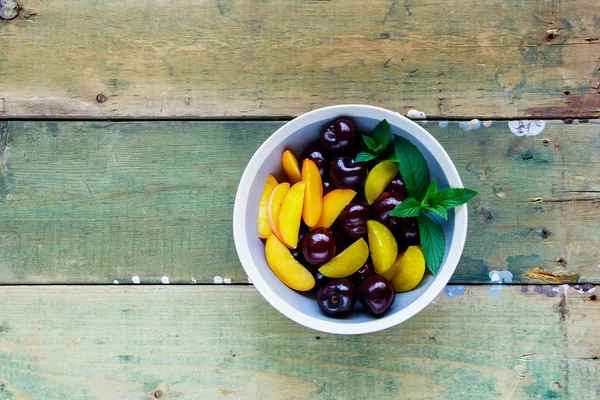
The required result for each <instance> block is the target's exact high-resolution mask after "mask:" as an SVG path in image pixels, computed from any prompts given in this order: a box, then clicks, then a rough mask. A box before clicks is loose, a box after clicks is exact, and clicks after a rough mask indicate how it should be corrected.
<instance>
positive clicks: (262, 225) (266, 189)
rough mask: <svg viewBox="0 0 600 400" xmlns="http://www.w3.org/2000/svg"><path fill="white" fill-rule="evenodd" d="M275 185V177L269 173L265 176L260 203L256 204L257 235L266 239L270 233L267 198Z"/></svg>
mask: <svg viewBox="0 0 600 400" xmlns="http://www.w3.org/2000/svg"><path fill="white" fill-rule="evenodd" d="M276 186H277V179H275V177H274V176H273V175H271V174H269V176H268V177H267V181H266V182H265V186H263V191H262V194H261V195H260V203H259V206H258V237H259V238H261V239H266V238H268V237H269V235H270V234H271V233H272V230H271V224H270V223H269V199H270V198H271V193H272V192H273V189H275V187H276Z"/></svg>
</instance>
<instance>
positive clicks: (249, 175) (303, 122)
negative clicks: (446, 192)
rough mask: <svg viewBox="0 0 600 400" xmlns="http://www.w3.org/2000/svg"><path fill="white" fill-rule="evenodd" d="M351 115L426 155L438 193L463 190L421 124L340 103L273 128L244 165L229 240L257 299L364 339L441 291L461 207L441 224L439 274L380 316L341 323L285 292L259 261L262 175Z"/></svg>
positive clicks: (463, 212)
mask: <svg viewBox="0 0 600 400" xmlns="http://www.w3.org/2000/svg"><path fill="white" fill-rule="evenodd" d="M342 116H345V117H349V118H351V119H352V120H354V121H355V122H356V125H357V128H358V129H359V130H362V131H367V132H371V131H372V130H373V129H374V128H375V126H376V125H377V124H378V123H379V122H380V121H381V120H383V119H387V121H388V122H389V124H390V125H391V128H392V133H393V134H394V135H399V136H402V137H404V138H406V139H408V140H410V141H411V142H412V143H414V144H415V145H416V146H417V147H418V148H419V150H420V151H421V152H422V153H423V155H424V156H425V159H426V160H427V164H428V166H429V171H430V173H431V177H432V178H435V179H436V180H437V182H438V186H439V187H440V188H445V187H457V188H458V187H463V185H462V182H461V180H460V177H459V175H458V171H456V167H455V166H454V164H453V163H452V161H451V160H450V157H448V154H447V153H446V151H445V150H444V149H443V147H442V146H441V145H440V144H439V143H438V142H437V140H435V138H434V137H433V136H431V134H429V133H428V132H427V131H426V130H425V129H423V128H422V127H421V126H419V125H417V124H416V123H414V122H413V121H411V120H409V119H407V118H405V117H403V116H401V115H400V114H398V113H396V112H392V111H388V110H385V109H382V108H378V107H372V106H365V105H340V106H333V107H326V108H321V109H318V110H315V111H311V112H309V113H306V114H303V115H301V116H299V117H298V118H296V119H294V120H292V121H290V122H288V123H287V124H285V125H284V126H282V127H281V128H279V129H278V130H277V131H276V132H275V133H273V135H271V137H269V138H268V139H267V140H266V141H265V142H264V143H263V144H262V146H260V148H259V149H258V150H257V151H256V153H254V156H253V157H252V159H251V160H250V162H249V163H248V166H247V167H246V170H245V171H244V174H243V175H242V179H241V180H240V185H239V187H238V191H237V195H236V198H235V207H234V211H233V236H234V239H235V247H236V250H237V253H238V256H239V258H240V261H241V263H242V266H243V267H244V270H245V271H246V273H247V274H248V277H249V278H250V279H251V280H252V282H253V283H254V286H255V287H256V288H257V289H258V291H259V292H260V294H262V296H263V297H264V298H265V299H266V300H267V301H268V302H269V303H271V305H272V306H273V307H275V308H276V309H277V310H279V311H280V312H281V313H282V314H283V315H285V316H286V317H288V318H290V319H291V320H293V321H296V322H297V323H299V324H301V325H304V326H306V327H308V328H312V329H315V330H318V331H322V332H327V333H335V334H363V333H369V332H376V331H380V330H382V329H386V328H389V327H392V326H395V325H398V324H399V323H401V322H403V321H406V320H407V319H408V318H410V317H412V316H413V315H415V314H416V313H418V312H419V311H421V310H422V309H423V308H425V306H427V305H428V304H429V303H430V302H431V301H432V300H433V299H435V297H436V296H437V295H438V294H439V293H440V292H441V291H442V290H443V288H444V286H446V284H447V283H448V281H449V280H450V277H451V276H452V274H453V273H454V270H455V269H456V266H457V265H458V262H459V260H460V256H461V254H462V251H463V247H464V244H465V239H466V235H467V207H466V206H465V205H463V206H461V207H458V208H456V209H454V210H449V211H450V212H449V213H448V221H443V220H441V219H439V220H438V221H439V222H440V224H441V225H442V228H443V230H444V234H445V236H446V254H445V257H444V262H443V264H442V267H441V269H440V271H439V272H438V274H437V276H432V275H431V274H429V273H427V274H426V275H425V278H424V279H423V281H422V282H421V283H420V284H419V286H418V287H417V288H416V289H414V290H412V291H410V292H407V293H398V294H397V296H396V301H395V302H394V304H393V305H392V307H391V309H390V310H388V311H387V313H386V314H384V316H383V317H380V318H374V317H372V316H371V315H368V314H367V313H365V312H354V313H352V315H351V316H350V317H348V318H345V319H339V318H331V317H328V316H327V315H325V314H324V313H323V312H321V310H320V309H319V306H318V305H317V302H316V301H315V299H314V295H310V294H301V293H298V292H295V291H294V290H292V289H290V288H288V287H287V286H285V285H284V284H283V283H281V282H280V281H279V279H278V278H277V277H276V276H275V275H274V274H273V272H272V271H271V269H270V268H269V266H268V265H267V262H266V259H265V245H264V243H263V242H262V241H261V240H260V239H259V238H258V231H257V223H256V221H257V218H258V205H259V201H260V195H261V192H262V189H263V185H264V183H265V180H266V179H267V175H268V174H270V173H272V174H274V175H275V177H276V178H278V181H280V180H279V179H280V178H282V174H281V154H282V153H283V152H284V151H285V149H288V148H289V149H291V150H292V151H293V152H294V153H295V154H297V155H300V154H301V152H302V150H303V149H304V148H305V147H306V146H307V145H308V143H310V142H312V141H314V140H316V139H318V137H319V134H320V132H321V130H322V129H323V127H324V126H325V125H326V124H328V123H330V122H331V121H333V120H335V119H336V118H339V117H342Z"/></svg>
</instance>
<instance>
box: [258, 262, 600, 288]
mask: <svg viewBox="0 0 600 400" xmlns="http://www.w3.org/2000/svg"><path fill="white" fill-rule="evenodd" d="M598 268H600V265H598ZM248 283H249V284H252V283H253V282H252V279H250V277H248Z"/></svg>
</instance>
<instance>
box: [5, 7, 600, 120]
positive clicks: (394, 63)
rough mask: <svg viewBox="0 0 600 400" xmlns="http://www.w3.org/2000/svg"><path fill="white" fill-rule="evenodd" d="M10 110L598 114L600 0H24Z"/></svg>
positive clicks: (8, 83)
mask: <svg viewBox="0 0 600 400" xmlns="http://www.w3.org/2000/svg"><path fill="white" fill-rule="evenodd" d="M16 2H17V3H19V4H20V5H21V6H22V8H23V9H22V11H21V13H20V15H19V16H18V17H17V18H15V19H13V20H10V21H4V20H0V41H1V43H2V52H1V54H0V117H4V118H11V117H19V118H20V117H65V118H69V117H78V118H89V117H108V118H111V117H112V118H114V117H126V118H147V117H176V118H177V117H184V118H190V117H191V118H213V117H218V118H230V117H241V118H243V117H265V116H276V117H281V116H283V117H287V116H296V115H299V114H301V113H304V112H306V111H309V110H311V109H314V108H318V107H322V106H325V105H332V104H340V103H368V104H374V105H379V106H384V107H387V108H390V109H394V110H397V111H401V112H402V113H405V112H406V111H408V110H409V109H414V108H416V109H419V110H422V111H424V112H426V113H427V114H428V115H430V116H438V117H440V116H448V117H457V118H464V117H467V116H486V117H488V118H492V117H504V118H513V117H519V116H531V115H534V116H541V117H566V116H571V117H574V116H580V117H588V118H591V117H595V118H598V116H599V115H600V114H599V113H600V94H599V93H598V90H599V88H598V78H599V72H598V64H599V62H600V52H599V51H598V50H599V46H600V41H599V40H598V37H599V36H600V23H599V22H598V21H599V20H600V4H599V2H598V1H597V0H562V1H560V2H559V3H557V2H556V1H553V0H528V1H496V0H476V1H475V0H467V1H464V0H446V1H444V2H442V3H440V2H430V1H426V0H405V1H397V0H371V1H369V4H368V6H365V5H363V4H362V3H361V2H356V1H354V0H336V1H304V0H293V1H283V0H272V1H256V0H239V1H238V0H235V1H234V0H216V1H202V2H198V1H193V0H157V1H151V2H143V3H140V2H139V1H137V0H121V1H118V2H115V1H109V0H97V1H81V0H45V1H34V0H16Z"/></svg>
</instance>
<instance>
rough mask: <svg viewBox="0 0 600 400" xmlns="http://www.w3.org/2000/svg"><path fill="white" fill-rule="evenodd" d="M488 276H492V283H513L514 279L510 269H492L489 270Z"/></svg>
mask: <svg viewBox="0 0 600 400" xmlns="http://www.w3.org/2000/svg"><path fill="white" fill-rule="evenodd" d="M488 276H489V277H490V283H491V284H500V283H512V281H513V274H512V272H510V271H508V270H502V271H495V270H492V271H490V272H489V274H488Z"/></svg>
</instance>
